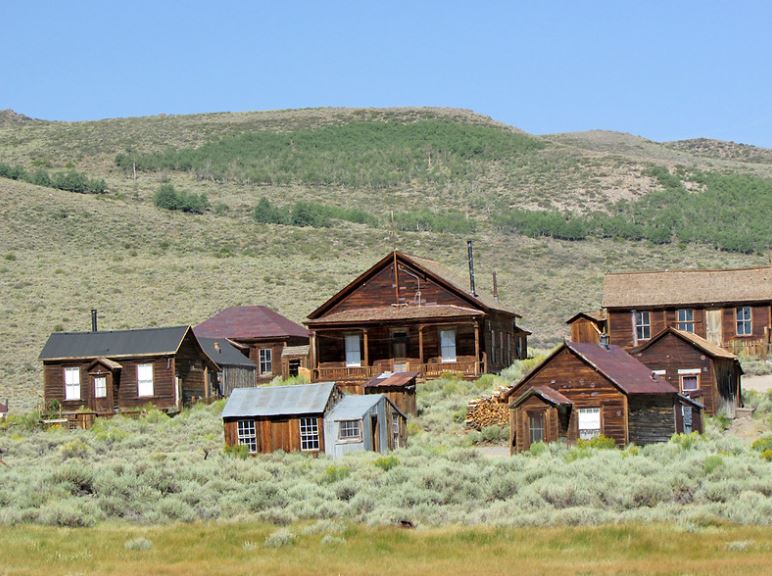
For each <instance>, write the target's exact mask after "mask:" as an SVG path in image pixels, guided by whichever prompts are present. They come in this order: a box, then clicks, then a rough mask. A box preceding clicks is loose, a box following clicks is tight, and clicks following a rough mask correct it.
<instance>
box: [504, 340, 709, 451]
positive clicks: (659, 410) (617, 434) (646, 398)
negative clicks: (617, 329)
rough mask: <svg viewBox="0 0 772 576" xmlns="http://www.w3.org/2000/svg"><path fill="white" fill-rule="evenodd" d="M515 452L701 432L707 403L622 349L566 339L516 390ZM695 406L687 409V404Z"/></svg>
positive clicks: (513, 417) (644, 441)
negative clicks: (580, 441) (683, 394)
mask: <svg viewBox="0 0 772 576" xmlns="http://www.w3.org/2000/svg"><path fill="white" fill-rule="evenodd" d="M507 396H508V398H509V399H510V404H509V408H510V450H511V451H512V452H517V451H522V450H527V449H528V448H529V447H530V446H531V444H533V443H536V442H554V441H557V440H565V441H568V442H575V441H576V440H578V439H579V438H582V439H591V438H593V437H596V436H599V435H601V434H602V435H604V436H607V437H609V438H612V439H613V440H614V442H615V443H616V444H617V446H625V445H627V444H629V443H635V444H639V445H643V444H650V443H653V442H664V441H667V440H668V439H669V438H670V437H671V436H672V435H673V434H674V433H676V432H681V431H683V430H684V418H683V417H681V418H679V415H681V416H683V413H684V412H685V413H686V420H687V423H688V424H689V427H687V428H686V429H687V430H691V429H696V430H700V429H701V428H700V427H701V425H702V424H701V418H700V414H699V412H700V405H699V403H697V402H695V401H693V400H690V399H688V398H682V397H681V396H679V394H678V392H677V390H676V389H675V388H673V387H672V386H671V385H670V384H669V383H668V382H666V381H665V380H662V379H660V378H658V377H657V376H656V375H654V374H653V373H652V371H651V370H650V369H649V368H647V367H646V366H644V365H643V364H642V363H641V362H639V361H638V360H636V359H635V358H633V357H632V356H631V355H630V354H628V353H627V352H625V351H624V350H623V349H621V348H619V347H618V346H607V345H602V344H591V343H576V342H565V343H563V344H562V345H560V346H559V347H558V348H557V349H556V350H555V351H554V352H553V353H552V354H550V355H549V356H548V357H547V358H546V359H545V360H544V361H543V362H542V363H541V364H540V365H539V366H537V367H536V368H535V369H534V370H533V371H532V372H531V373H530V374H528V375H527V376H526V377H525V378H523V379H522V380H521V381H520V382H519V383H517V384H516V385H515V386H513V387H512V388H511V389H510V390H509V392H508V394H507ZM684 405H685V406H688V409H684V408H683V406H684Z"/></svg>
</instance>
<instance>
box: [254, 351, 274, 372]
mask: <svg viewBox="0 0 772 576" xmlns="http://www.w3.org/2000/svg"><path fill="white" fill-rule="evenodd" d="M264 355H265V356H267V357H268V359H265V358H263V356H264ZM264 365H267V367H268V369H267V370H266V369H264V368H263V366H264ZM257 366H258V369H259V370H260V375H261V376H270V375H272V374H273V348H260V349H259V350H258V351H257Z"/></svg>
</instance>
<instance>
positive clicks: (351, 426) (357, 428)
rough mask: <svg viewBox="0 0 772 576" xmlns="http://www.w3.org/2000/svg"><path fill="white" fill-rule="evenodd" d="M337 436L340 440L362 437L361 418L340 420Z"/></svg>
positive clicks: (352, 439) (359, 438)
mask: <svg viewBox="0 0 772 576" xmlns="http://www.w3.org/2000/svg"><path fill="white" fill-rule="evenodd" d="M338 438H339V439H340V440H348V441H354V440H361V439H362V421H361V420H341V421H340V425H339V428H338Z"/></svg>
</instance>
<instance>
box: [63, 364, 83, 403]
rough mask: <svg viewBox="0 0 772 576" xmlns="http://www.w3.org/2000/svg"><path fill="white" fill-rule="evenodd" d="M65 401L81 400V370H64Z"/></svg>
mask: <svg viewBox="0 0 772 576" xmlns="http://www.w3.org/2000/svg"><path fill="white" fill-rule="evenodd" d="M64 399H65V400H80V368H65V369H64Z"/></svg>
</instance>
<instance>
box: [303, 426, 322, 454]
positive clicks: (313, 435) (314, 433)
mask: <svg viewBox="0 0 772 576" xmlns="http://www.w3.org/2000/svg"><path fill="white" fill-rule="evenodd" d="M300 449H301V450H319V421H318V420H317V419H316V418H301V419H300Z"/></svg>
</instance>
